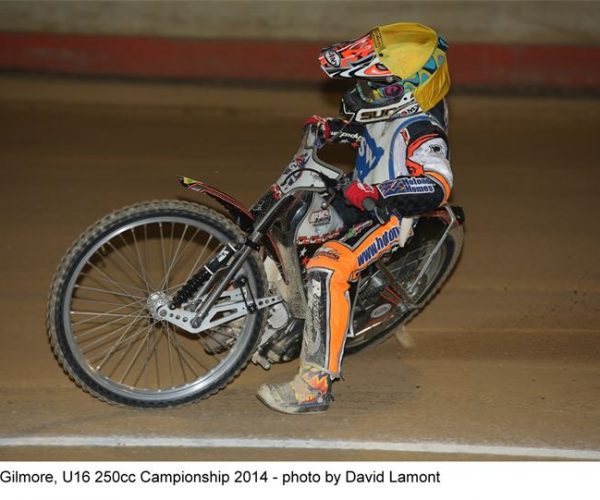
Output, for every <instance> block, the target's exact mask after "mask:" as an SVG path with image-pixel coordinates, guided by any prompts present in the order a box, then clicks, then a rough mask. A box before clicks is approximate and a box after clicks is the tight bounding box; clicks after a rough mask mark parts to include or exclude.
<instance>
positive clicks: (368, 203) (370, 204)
mask: <svg viewBox="0 0 600 500" xmlns="http://www.w3.org/2000/svg"><path fill="white" fill-rule="evenodd" d="M363 208H364V209H365V210H367V211H368V212H372V211H373V210H375V209H376V208H377V205H376V203H375V200H374V199H373V198H365V200H364V201H363Z"/></svg>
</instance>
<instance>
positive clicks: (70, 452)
mask: <svg viewBox="0 0 600 500" xmlns="http://www.w3.org/2000/svg"><path fill="white" fill-rule="evenodd" d="M335 101H336V97H335V96H331V95H328V94H326V93H319V92H317V91H308V90H307V91H280V90H264V89H263V90H260V89H256V90H250V91H245V92H242V91H239V90H238V89H234V88H229V89H214V88H205V87H193V86H183V85H174V86H162V85H132V84H116V83H90V82H69V81H60V80H56V81H54V80H35V79H23V78H3V79H0V168H1V172H2V182H1V184H0V197H1V199H2V203H3V210H2V212H1V215H0V217H1V218H2V234H3V235H2V240H1V244H0V276H2V285H3V286H2V289H1V290H0V296H1V301H0V302H1V306H0V308H1V309H0V310H1V311H2V316H3V320H2V328H1V331H0V339H1V341H2V350H1V351H0V359H1V363H0V398H1V399H2V404H1V406H0V429H1V431H0V438H2V439H4V438H9V437H16V438H25V437H44V436H115V435H116V436H137V437H185V438H207V439H209V438H214V439H221V438H240V439H241V438H256V439H259V440H260V439H275V440H280V441H281V443H282V445H281V446H284V444H283V443H284V442H286V440H289V439H332V440H350V441H377V442H416V443H422V442H446V443H465V444H473V445H490V446H491V445H494V446H517V447H524V448H528V447H533V448H538V447H543V448H568V449H577V450H595V451H599V450H600V406H599V403H598V402H599V401H600V365H599V363H598V361H599V359H600V328H599V325H600V264H599V261H598V249H599V243H600V232H599V231H598V223H597V201H598V194H597V193H598V187H597V186H598V184H599V183H600V169H599V168H598V154H597V140H598V139H597V138H598V131H599V127H598V122H599V119H600V101H598V100H568V99H550V98H544V99H542V98H540V99H525V98H499V97H468V96H454V97H452V98H451V99H450V106H451V113H452V115H451V143H452V148H453V157H452V160H453V168H454V172H455V178H456V190H455V193H454V196H453V201H454V202H455V203H459V204H461V205H463V206H464V207H465V211H466V214H467V224H466V228H467V230H466V238H465V248H464V253H463V256H462V259H461V261H460V263H459V265H458V268H457V270H456V272H455V273H454V275H453V276H452V277H451V279H450V281H449V282H448V284H447V285H446V286H445V287H444V288H443V289H442V292H441V293H440V294H439V295H438V296H437V297H436V298H435V299H434V300H433V302H432V303H431V304H430V305H429V307H427V309H426V310H425V311H424V312H423V313H422V314H420V315H419V316H418V317H417V318H416V319H414V320H413V321H412V322H411V323H410V324H409V325H408V327H407V333H408V334H409V335H410V337H411V338H412V341H413V346H412V347H411V348H409V349H407V348H406V347H403V346H402V345H400V344H399V343H398V342H397V341H396V340H395V339H394V338H391V339H389V340H388V341H386V342H385V343H384V344H382V345H381V346H378V347H377V348H374V349H371V350H368V351H366V352H364V353H361V354H359V355H356V356H353V357H349V358H347V359H346V361H345V363H344V379H345V380H344V381H342V382H338V383H337V384H336V385H335V396H336V401H335V403H334V405H333V406H332V408H331V409H330V411H328V412H327V413H325V414H323V415H315V416H306V417H291V416H284V415H279V414H276V413H272V412H270V411H269V410H267V409H266V408H265V407H264V406H262V405H261V404H260V403H259V402H258V401H257V400H256V398H255V397H254V392H255V390H256V388H257V386H258V385H259V384H260V383H263V382H264V381H268V380H269V381H270V380H284V379H286V378H289V377H291V376H292V374H293V372H294V370H295V368H296V364H295V363H292V364H287V365H282V366H277V367H275V368H273V369H272V370H271V371H270V372H264V371H263V370H262V369H259V368H257V367H255V366H250V367H249V368H248V369H247V370H246V371H245V372H243V373H242V375H241V376H240V377H239V378H238V379H237V380H236V381H235V382H234V383H233V384H232V385H231V386H229V387H228V388H227V389H226V390H225V391H222V392H220V393H219V394H218V395H217V396H215V397H213V398H211V399H209V400H207V401H203V402H201V403H199V404H195V405H192V406H188V407H185V408H181V409H175V410H169V411H146V412H141V411H136V410H131V409H126V408H118V407H112V406H109V405H107V404H104V403H101V402H99V401H97V400H95V399H93V398H91V397H90V396H88V395H86V394H84V393H83V392H82V391H81V390H79V389H78V388H76V387H75V386H74V385H73V384H72V383H71V381H70V380H69V379H68V378H67V377H66V376H65V375H64V374H63V372H62V371H61V369H60V368H59V367H58V364H57V363H56V361H55V359H54V357H53V356H52V353H51V351H50V347H49V344H48V342H47V338H46V328H45V306H46V294H47V290H48V286H49V283H50V280H51V277H52V274H53V272H54V270H55V268H56V266H57V264H58V262H59V260H60V258H61V256H62V254H63V253H64V251H65V250H66V248H67V247H68V246H69V245H70V244H71V242H72V241H73V239H74V238H75V237H76V235H77V234H79V233H80V232H81V231H82V230H83V229H85V228H86V227H87V226H88V225H90V224H91V223H92V222H93V221H95V220H96V219H98V218H99V217H101V216H103V215H104V214H105V213H107V212H108V211H110V210H112V209H115V208H119V207H121V206H125V205H128V204H131V203H134V202H137V201H141V200H146V199H156V198H187V199H190V195H189V194H188V193H186V192H184V191H183V190H182V189H181V188H180V187H179V186H178V183H177V181H176V176H177V175H179V174H186V175H189V176H191V177H196V178H201V179H203V180H205V181H206V182H208V183H209V184H212V185H215V186H218V187H220V188H221V189H223V190H224V191H226V192H228V193H230V194H232V195H233V196H235V197H238V198H240V199H241V200H242V201H244V202H245V203H247V204H250V203H252V202H253V201H254V200H255V199H256V198H257V197H258V196H259V195H260V194H261V192H262V191H263V190H264V189H265V188H266V187H267V186H268V185H269V184H270V182H272V180H273V179H274V178H275V177H276V176H277V174H278V172H279V171H280V169H281V168H282V167H283V166H284V165H285V164H286V162H287V161H288V159H289V157H290V155H291V154H293V152H294V151H295V148H296V141H297V140H298V129H299V126H300V124H301V123H302V121H303V119H304V118H305V117H307V116H309V115H311V114H312V113H314V112H318V113H320V114H323V115H328V114H329V115H331V114H335V110H336V107H337V104H336V102H335ZM199 201H204V200H203V199H200V200H199ZM432 458H434V459H453V458H463V459H464V458H475V459H481V458H484V459H485V458H491V456H490V455H486V454H485V452H480V453H479V454H476V455H475V454H473V455H471V454H469V453H467V452H463V453H458V452H457V453H448V454H441V455H440V454H435V453H431V454H430V453H405V452H387V453H386V452H381V451H335V450H330V451H328V450H295V449H291V450H290V449H284V448H282V447H280V446H275V447H272V448H265V449H248V448H242V449H240V448H229V449H226V448H208V449H201V448H189V447H188V448H185V447H184V448H175V447H168V446H167V447H161V448H149V447H137V448H122V447H116V448H110V447H107V448H102V447H92V448H87V447H76V448H66V447H41V448H37V447H8V446H7V447H0V459H2V460H20V459H26V460H32V459H42V460H45V459H63V460H70V459H77V460H80V459H117V460H118V459H137V460H144V459H155V460H156V459H158V460H160V459H164V460H178V459H179V460H183V459H199V460H205V459H209V460H215V459H226V460H228V459H237V460H246V459H259V460H279V459H281V460H286V459H290V460H291V459H294V460H298V459H305V460H306V459H308V460H312V459H320V460H327V459H346V460H356V459H371V460H373V459H432ZM495 458H503V457H501V456H500V457H498V456H496V457H495ZM509 458H510V457H509ZM512 458H514V457H512Z"/></svg>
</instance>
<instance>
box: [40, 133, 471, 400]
mask: <svg viewBox="0 0 600 500" xmlns="http://www.w3.org/2000/svg"><path fill="white" fill-rule="evenodd" d="M318 146H319V138H318V133H317V130H316V128H315V127H314V126H309V127H306V128H305V131H304V135H303V138H302V141H301V144H300V147H299V149H298V151H297V153H296V155H295V156H294V158H293V160H292V161H291V163H290V164H289V165H288V166H287V167H286V169H285V170H284V172H283V173H282V175H281V176H280V177H279V179H278V180H277V181H276V182H275V183H274V184H273V185H272V186H271V187H270V189H269V190H268V191H267V192H266V193H265V194H264V196H262V197H261V198H260V199H259V200H258V202H257V203H256V204H255V205H254V206H253V207H252V208H250V209H248V208H247V207H245V206H243V205H242V204H241V203H240V202H239V201H237V200H235V199H234V198H232V197H231V196H229V195H227V194H225V193H223V192H222V191H220V190H218V189H215V188H213V187H211V186H208V185H207V184H205V183H203V182H201V181H195V180H193V179H190V178H187V177H182V178H180V182H181V183H182V184H183V185H184V186H185V187H186V188H188V189H190V190H192V191H194V192H197V193H202V194H204V195H207V196H210V197H212V198H213V199H215V200H216V201H217V202H219V203H220V204H221V205H222V206H223V207H224V208H225V210H226V212H227V215H228V216H225V215H223V214H221V213H219V212H217V211H215V210H213V209H211V208H209V207H207V206H204V205H201V204H197V203H190V202H187V201H175V200H163V201H149V202H144V203H139V204H135V205H132V206H129V207H126V208H123V209H121V210H118V211H115V212H113V213H111V214H109V215H107V216H105V217H104V218H102V219H101V220H99V221H98V222H96V223H95V224H93V225H92V226H91V227H89V228H88V229H87V230H86V231H85V232H84V233H83V234H82V235H81V236H80V237H79V238H77V240H76V241H75V242H74V243H73V245H72V246H71V248H70V249H69V250H68V251H67V253H66V255H65V256H64V257H63V259H62V261H61V263H60V265H59V267H58V270H57V272H56V274H55V277H54V279H53V282H52V285H51V289H50V295H49V303H48V311H47V325H48V333H49V337H50V343H51V346H52V349H53V351H54V353H55V355H56V358H57V359H58V361H59V363H60V365H61V366H62V368H63V369H64V370H65V372H66V373H67V374H68V375H69V376H70V377H71V379H72V380H73V381H74V382H75V383H76V384H77V385H78V386H79V387H81V388H82V389H84V390H85V391H87V392H88V393H90V394H91V395H93V396H96V397H98V398H99V399H101V400H103V401H106V402H109V403H114V404H121V405H127V406H132V407H139V408H160V407H173V406H178V405H183V404H187V403H191V402H194V401H198V400H201V399H204V398H207V397H209V396H211V395H213V394H215V393H216V392H217V391H219V390H220V389H223V388H224V387H225V386H226V385H227V384H228V383H230V382H231V381H232V380H233V379H234V378H235V377H236V376H237V375H238V374H239V373H240V372H241V371H242V370H243V369H244V367H245V366H246V365H247V364H248V363H249V362H250V361H252V362H254V363H256V364H258V365H260V366H262V367H263V368H265V369H268V368H269V367H270V366H271V364H273V363H280V362H284V361H288V360H291V359H294V358H296V357H297V356H298V354H299V351H300V344H301V334H302V325H303V318H304V317H305V314H306V303H307V298H306V282H305V278H306V271H305V264H306V262H307V261H308V259H309V258H310V257H311V255H312V254H313V253H314V252H315V251H316V249H317V248H318V247H319V246H321V245H322V244H323V243H324V242H325V241H327V240H329V239H332V238H336V239H338V240H341V241H344V240H347V239H349V238H352V237H355V236H357V235H360V233H361V232H362V231H365V230H366V229H368V227H369V226H370V225H371V224H373V222H371V221H369V220H368V221H366V222H362V223H360V224H357V225H355V226H353V227H351V228H349V229H348V228H345V227H344V224H343V223H342V219H341V217H340V216H339V214H338V213H337V212H336V210H335V208H334V207H333V206H332V204H331V202H332V200H333V199H334V198H335V197H336V196H341V192H342V189H343V184H344V179H345V176H344V172H343V171H342V170H341V169H339V168H337V167H335V166H332V165H328V164H326V163H325V162H323V161H322V160H320V159H319V157H318V154H317V153H318V149H319V148H318ZM367 208H370V209H372V210H373V211H374V214H373V215H374V217H376V216H378V215H379V214H377V213H376V209H375V208H374V207H367ZM463 220H464V216H463V211H462V209H461V208H460V207H452V206H449V205H446V206H444V207H442V208H439V209H437V210H435V211H432V212H429V213H426V214H423V215H420V216H418V217H412V218H404V219H402V224H401V227H400V229H399V230H400V231H401V233H402V234H401V237H400V244H399V246H398V248H396V249H395V250H394V251H392V252H390V253H388V254H387V255H386V256H384V257H382V258H380V259H379V260H378V261H377V262H376V263H374V264H371V265H369V266H368V267H367V268H366V269H365V270H363V271H362V272H361V274H360V276H359V277H358V280H357V281H356V282H355V283H353V284H352V286H351V297H352V312H351V321H350V328H349V332H348V335H347V339H346V344H345V353H346V354H353V353H356V352H359V351H360V350H362V349H363V348H365V347H367V346H369V345H373V344H376V343H378V342H381V341H382V340H384V339H385V338H386V337H387V336H388V335H390V334H391V333H392V332H393V331H394V330H395V329H396V328H398V327H399V326H401V325H402V324H404V323H406V322H407V321H409V320H410V319H411V318H412V317H413V316H414V315H415V314H417V312H418V311H420V310H421V309H422V308H423V307H424V306H425V305H426V304H427V302H428V301H429V300H430V299H431V298H432V297H433V295H434V294H435V293H436V292H437V291H438V289H439V288H440V287H441V286H442V284H443V283H444V281H445V280H446V279H447V278H448V276H449V274H450V272H451V271H452V269H453V268H454V266H455V264H456V262H457V259H458V257H459V254H460V251H461V247H462V239H463V227H462V222H463ZM374 250H376V249H374Z"/></svg>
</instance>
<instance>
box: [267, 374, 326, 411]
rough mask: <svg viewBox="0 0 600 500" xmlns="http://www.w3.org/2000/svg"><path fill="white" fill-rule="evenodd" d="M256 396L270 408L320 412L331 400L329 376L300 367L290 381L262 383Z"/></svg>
mask: <svg viewBox="0 0 600 500" xmlns="http://www.w3.org/2000/svg"><path fill="white" fill-rule="evenodd" d="M256 396H257V397H258V399H259V400H260V401H262V402H263V403H264V404H265V405H267V406H268V407H269V408H271V409H272V410H276V411H280V412H282V413H289V414H297V413H316V412H322V411H325V410H327V408H329V405H330V403H331V401H333V396H332V395H331V378H330V377H329V375H328V374H327V373H325V372H323V371H321V370H319V369H318V368H313V367H310V366H303V367H300V371H299V372H298V374H297V375H296V376H295V377H294V378H293V380H292V381H291V382H287V383H285V384H263V385H262V386H261V387H260V388H259V389H258V392H257V394H256Z"/></svg>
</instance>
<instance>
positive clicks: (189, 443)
mask: <svg viewBox="0 0 600 500" xmlns="http://www.w3.org/2000/svg"><path fill="white" fill-rule="evenodd" d="M0 447H56V448H64V447H102V448H118V447H126V448H138V447H139V448H148V447H150V448H249V449H270V448H273V449H297V450H331V451H344V450H351V451H383V452H408V453H430V454H457V455H475V456H476V455H488V456H496V457H519V458H538V459H563V460H600V450H592V449H568V448H549V447H548V448H547V447H525V446H507V445H487V444H466V443H454V442H435V441H420V442H418V441H415V442H411V441H407V442H384V441H344V440H320V439H286V438H282V439H276V438H272V439H263V438H252V437H249V438H195V437H160V436H147V437H146V436H131V435H113V436H15V437H3V438H0Z"/></svg>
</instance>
